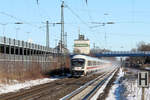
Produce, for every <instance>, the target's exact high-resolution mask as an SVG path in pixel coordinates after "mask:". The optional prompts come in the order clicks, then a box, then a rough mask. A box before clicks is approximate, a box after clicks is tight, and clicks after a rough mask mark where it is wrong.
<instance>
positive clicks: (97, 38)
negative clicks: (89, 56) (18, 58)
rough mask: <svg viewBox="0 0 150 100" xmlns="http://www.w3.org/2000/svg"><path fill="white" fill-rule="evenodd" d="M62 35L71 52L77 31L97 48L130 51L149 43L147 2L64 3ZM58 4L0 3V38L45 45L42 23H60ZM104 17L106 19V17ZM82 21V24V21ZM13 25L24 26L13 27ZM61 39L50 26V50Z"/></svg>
mask: <svg viewBox="0 0 150 100" xmlns="http://www.w3.org/2000/svg"><path fill="white" fill-rule="evenodd" d="M64 1H65V4H66V5H68V6H69V7H70V8H71V9H72V10H73V11H74V12H75V14H77V15H78V16H79V17H80V20H79V18H77V17H76V16H75V14H74V13H72V12H71V11H70V10H69V9H68V8H67V7H65V9H64V15H65V32H67V33H68V47H69V49H70V50H72V49H73V40H74V39H77V37H78V29H79V27H80V30H81V33H82V34H85V36H86V37H87V38H89V39H90V41H91V48H92V47H93V43H95V44H96V46H99V47H100V48H107V49H112V50H130V49H132V48H135V47H136V45H137V44H138V43H139V42H140V41H144V42H146V43H150V39H149V37H150V19H149V18H150V6H149V4H150V1H149V0H88V5H86V3H85V1H84V0H64ZM60 5H61V0H39V6H37V4H36V0H2V1H1V3H0V36H4V35H5V36H7V37H11V38H17V39H20V40H25V41H26V40H28V38H31V39H32V40H33V42H34V43H37V44H42V45H45V24H44V23H43V22H45V21H46V20H49V22H50V23H55V22H60ZM106 14H107V15H106ZM81 20H82V21H81ZM15 22H22V23H24V24H21V25H16V24H14V23H15ZM91 22H101V23H103V22H114V23H115V24H112V25H105V26H99V27H95V28H90V27H93V26H97V24H91ZM16 33H17V34H16ZM59 39H60V25H55V26H53V25H50V46H51V47H54V46H55V44H56V41H57V42H58V40H59Z"/></svg>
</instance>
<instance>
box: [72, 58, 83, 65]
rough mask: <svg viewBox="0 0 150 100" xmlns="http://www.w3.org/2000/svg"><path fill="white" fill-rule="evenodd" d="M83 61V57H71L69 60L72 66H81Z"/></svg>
mask: <svg viewBox="0 0 150 100" xmlns="http://www.w3.org/2000/svg"><path fill="white" fill-rule="evenodd" d="M84 63H85V60H84V59H72V60H71V65H72V66H77V67H83V66H84Z"/></svg>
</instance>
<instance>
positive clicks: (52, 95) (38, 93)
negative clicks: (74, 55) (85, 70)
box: [0, 74, 101, 100]
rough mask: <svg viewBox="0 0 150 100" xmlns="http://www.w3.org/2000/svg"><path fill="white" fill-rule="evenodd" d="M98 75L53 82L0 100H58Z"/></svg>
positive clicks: (1, 97)
mask: <svg viewBox="0 0 150 100" xmlns="http://www.w3.org/2000/svg"><path fill="white" fill-rule="evenodd" d="M99 75H101V74H93V75H90V76H83V77H80V78H64V79H61V80H55V81H54V82H50V83H46V84H43V85H38V86H35V87H32V88H31V89H27V90H21V91H19V92H17V93H9V94H5V95H1V96H0V100H59V98H61V97H63V96H65V95H67V94H69V93H70V92H72V91H74V90H75V89H77V88H79V87H80V86H82V85H84V84H85V83H87V82H88V81H91V80H92V79H94V78H96V77H98V76H99Z"/></svg>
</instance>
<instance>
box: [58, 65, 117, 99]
mask: <svg viewBox="0 0 150 100" xmlns="http://www.w3.org/2000/svg"><path fill="white" fill-rule="evenodd" d="M117 70H118V68H116V69H114V70H113V71H111V72H109V73H108V72H106V73H104V74H102V75H100V76H99V77H97V78H95V79H94V80H92V81H90V82H88V83H87V84H85V85H84V86H82V87H80V88H78V89H76V90H75V91H73V92H72V93H70V94H68V95H66V96H65V97H63V98H61V99H60V100H90V99H91V98H92V97H94V95H95V94H96V92H97V91H98V90H99V89H100V88H101V87H102V85H103V84H104V83H105V82H106V81H107V80H108V79H111V76H113V75H114V74H115V72H117ZM93 99H94V98H93ZM93 99H92V100H93Z"/></svg>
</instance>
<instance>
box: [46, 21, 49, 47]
mask: <svg viewBox="0 0 150 100" xmlns="http://www.w3.org/2000/svg"><path fill="white" fill-rule="evenodd" d="M46 47H47V48H49V22H48V21H46Z"/></svg>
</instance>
